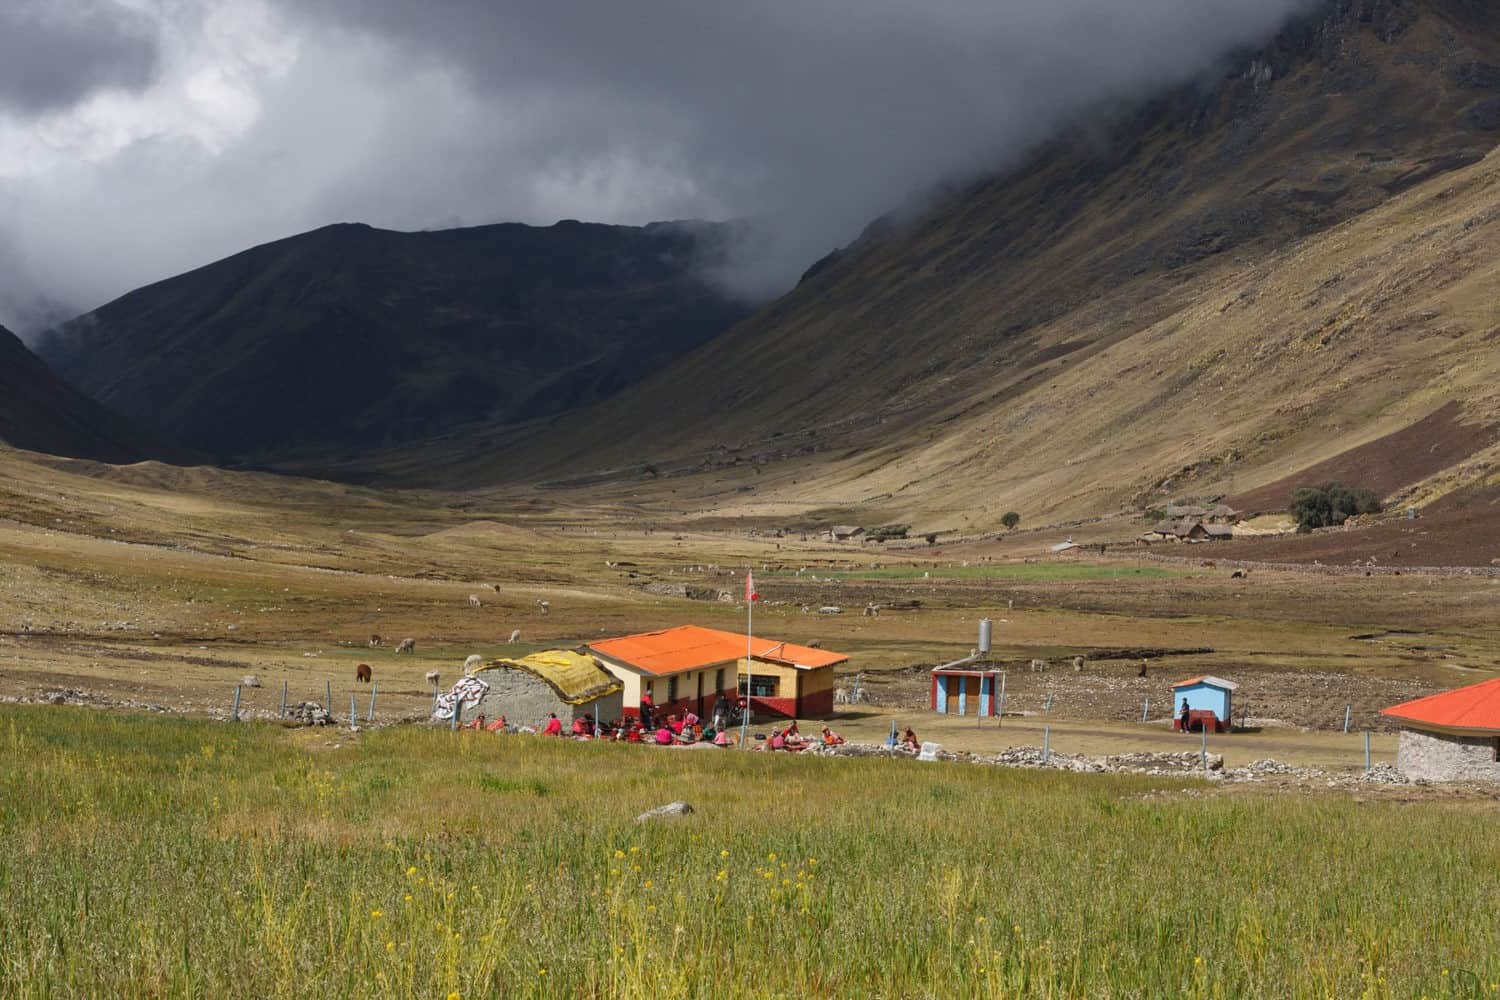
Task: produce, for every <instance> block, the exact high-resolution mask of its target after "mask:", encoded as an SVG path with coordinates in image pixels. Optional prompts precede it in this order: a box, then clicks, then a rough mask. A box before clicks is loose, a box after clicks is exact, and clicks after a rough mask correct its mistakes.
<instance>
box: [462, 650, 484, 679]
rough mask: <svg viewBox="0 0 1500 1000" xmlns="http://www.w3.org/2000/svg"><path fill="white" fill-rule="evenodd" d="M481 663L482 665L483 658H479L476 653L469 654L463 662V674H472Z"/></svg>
mask: <svg viewBox="0 0 1500 1000" xmlns="http://www.w3.org/2000/svg"><path fill="white" fill-rule="evenodd" d="M482 663H484V657H482V656H480V655H479V654H478V653H471V654H469V656H468V658H467V659H465V660H464V673H465V674H472V673H473V672H474V671H476V670H478V669H479V667H480V665H481V664H482Z"/></svg>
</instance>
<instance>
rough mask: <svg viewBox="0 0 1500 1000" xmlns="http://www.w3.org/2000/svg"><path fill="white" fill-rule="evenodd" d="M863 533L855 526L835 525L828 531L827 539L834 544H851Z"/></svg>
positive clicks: (862, 530) (863, 531) (863, 530)
mask: <svg viewBox="0 0 1500 1000" xmlns="http://www.w3.org/2000/svg"><path fill="white" fill-rule="evenodd" d="M864 533H865V529H864V528H861V527H860V526H859V525H857V524H835V525H834V526H833V527H831V528H829V529H828V537H829V538H830V539H832V540H833V541H835V542H852V541H854V540H855V539H856V538H858V537H859V536H860V535H863V534H864Z"/></svg>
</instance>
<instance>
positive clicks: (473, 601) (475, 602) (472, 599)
mask: <svg viewBox="0 0 1500 1000" xmlns="http://www.w3.org/2000/svg"><path fill="white" fill-rule="evenodd" d="M482 606H483V602H481V601H480V600H479V595H478V594H470V595H469V607H471V608H477V607H482Z"/></svg>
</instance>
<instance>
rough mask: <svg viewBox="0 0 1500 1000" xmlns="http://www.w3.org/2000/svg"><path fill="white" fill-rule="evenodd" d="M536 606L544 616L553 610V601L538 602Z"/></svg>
mask: <svg viewBox="0 0 1500 1000" xmlns="http://www.w3.org/2000/svg"><path fill="white" fill-rule="evenodd" d="M536 606H537V607H539V608H541V609H542V614H544V615H545V614H547V613H548V612H550V611H551V610H552V602H551V601H537V602H536Z"/></svg>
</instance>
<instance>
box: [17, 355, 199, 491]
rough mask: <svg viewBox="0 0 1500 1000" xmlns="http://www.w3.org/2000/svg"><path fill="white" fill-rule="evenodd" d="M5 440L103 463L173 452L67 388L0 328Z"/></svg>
mask: <svg viewBox="0 0 1500 1000" xmlns="http://www.w3.org/2000/svg"><path fill="white" fill-rule="evenodd" d="M0 442H3V443H5V444H8V445H10V446H11V447H14V448H24V449H26V450H28V451H40V452H46V453H48V454H52V455H64V456H68V457H71V458H91V459H96V460H98V461H102V462H134V461H136V460H138V459H140V458H142V457H144V456H146V455H148V454H157V455H161V454H171V453H172V449H169V448H166V447H164V446H162V445H161V444H160V443H158V442H155V441H153V440H151V439H150V438H149V437H147V436H146V435H145V434H143V433H141V432H140V431H139V429H137V428H134V427H132V426H130V425H129V422H128V421H125V420H122V419H121V418H120V417H119V416H117V415H115V414H113V413H111V412H109V411H108V410H106V409H105V408H104V407H102V406H100V405H99V404H98V403H96V402H94V401H93V400H91V399H89V398H88V397H86V396H84V395H83V394H81V393H79V392H78V391H77V390H75V389H73V388H71V387H70V386H68V385H67V384H65V383H64V382H63V381H62V380H61V379H60V378H58V377H57V376H56V375H55V374H53V373H52V372H51V370H49V369H48V368H47V366H46V365H45V364H43V363H42V361H41V359H40V358H38V357H37V356H36V355H34V354H32V353H31V352H30V351H29V350H27V349H26V345H25V344H23V343H21V341H20V340H19V339H18V338H17V337H16V336H15V334H13V333H11V332H10V331H9V330H7V329H5V328H4V327H0Z"/></svg>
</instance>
